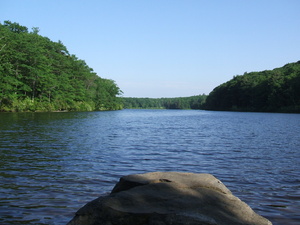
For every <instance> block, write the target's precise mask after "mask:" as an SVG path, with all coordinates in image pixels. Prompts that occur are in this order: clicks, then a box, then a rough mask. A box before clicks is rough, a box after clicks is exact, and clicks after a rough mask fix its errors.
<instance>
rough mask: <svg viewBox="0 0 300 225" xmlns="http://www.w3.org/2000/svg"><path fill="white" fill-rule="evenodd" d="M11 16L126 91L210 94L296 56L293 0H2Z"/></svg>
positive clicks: (299, 6) (298, 18)
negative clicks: (240, 77) (60, 44)
mask: <svg viewBox="0 0 300 225" xmlns="http://www.w3.org/2000/svg"><path fill="white" fill-rule="evenodd" d="M0 5H1V6H0V21H1V23H3V21H4V20H10V21H12V22H17V23H19V24H21V25H24V26H26V27H28V28H30V29H31V28H32V27H39V29H40V33H39V34H40V35H42V36H46V37H48V38H50V39H51V40H52V41H58V40H60V41H62V42H63V43H64V45H65V46H66V47H67V49H68V50H69V52H70V53H71V54H75V55H76V56H77V57H78V58H80V59H83V60H85V61H86V63H87V64H88V65H89V66H90V67H91V68H93V69H94V71H95V72H96V73H97V74H98V75H99V76H101V77H104V78H108V79H112V80H115V81H116V83H117V84H118V86H119V87H120V88H121V90H122V91H123V92H124V94H123V96H126V97H152V98H160V97H186V96H193V95H198V94H203V93H205V94H209V92H211V91H212V90H213V88H215V87H216V86H218V85H220V84H221V83H224V82H226V81H228V80H230V79H231V78H232V77H233V76H234V75H242V74H243V73H244V72H252V71H261V70H266V69H273V68H276V67H281V66H283V65H285V64H286V63H290V62H296V61H298V60H300V13H299V11H300V1H299V0H280V1H279V0H219V1H217V0H181V1H179V0H148V1H146V0H59V1H58V0H0Z"/></svg>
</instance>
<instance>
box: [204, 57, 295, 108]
mask: <svg viewBox="0 0 300 225" xmlns="http://www.w3.org/2000/svg"><path fill="white" fill-rule="evenodd" d="M205 109H208V110H230V111H232V110H233V111H256V112H296V113H299V112H300V61H298V62H295V63H289V64H286V65H284V66H283V67H280V68H275V69H273V70H265V71H261V72H251V73H244V75H239V76H234V78H233V79H231V80H230V81H228V82H226V83H223V84H221V85H219V86H218V87H216V88H215V89H214V90H213V91H212V92H211V93H210V94H209V95H208V97H207V99H206V103H205Z"/></svg>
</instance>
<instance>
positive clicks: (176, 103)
mask: <svg viewBox="0 0 300 225" xmlns="http://www.w3.org/2000/svg"><path fill="white" fill-rule="evenodd" d="M205 99H206V95H204V94H203V95H197V96H191V97H178V98H125V97H123V98H122V100H123V104H124V108H129V109H133V108H134V109H201V108H203V104H204V103H205Z"/></svg>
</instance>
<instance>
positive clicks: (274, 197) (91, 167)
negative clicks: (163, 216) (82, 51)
mask: <svg viewBox="0 0 300 225" xmlns="http://www.w3.org/2000/svg"><path fill="white" fill-rule="evenodd" d="M152 171H181V172H194V173H210V174H213V175H214V176H216V177H217V178H218V179H220V180H221V181H222V182H223V183H224V184H225V185H226V186H227V187H228V188H229V189H230V190H231V191H232V192H233V194H234V195H236V196H237V197H239V198H240V199H241V200H243V201H245V202H246V203H247V204H249V205H250V206H251V207H252V208H253V209H254V210H255V211H256V212H257V213H259V214H260V215H262V216H264V217H266V218H268V219H269V220H271V221H272V223H273V224H274V225H279V224H284V225H296V224H300V176H299V175H300V114H280V113H241V112H213V111H202V110H130V109H126V110H121V111H109V112H61V113H60V112H57V113H0V179H1V183H0V224H14V225H17V224H40V225H41V224H50V225H52V224H53V225H54V224H55V225H56V224H58V225H62V224H66V223H67V222H68V221H69V220H70V219H71V218H72V217H73V215H74V213H75V212H76V211H77V210H78V209H79V208H80V207H82V206H83V205H84V204H86V203H87V202H89V201H91V200H93V199H95V198H97V197H99V196H101V195H105V194H107V193H108V192H109V191H110V190H111V189H112V188H113V186H114V185H115V184H116V182H118V180H119V178H120V177H121V176H123V175H128V174H133V173H145V172H152Z"/></svg>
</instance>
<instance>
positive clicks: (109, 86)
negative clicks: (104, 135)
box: [0, 21, 122, 111]
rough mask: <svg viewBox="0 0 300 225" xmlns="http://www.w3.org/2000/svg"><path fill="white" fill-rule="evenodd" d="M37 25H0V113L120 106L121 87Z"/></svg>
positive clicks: (118, 107) (108, 108) (9, 23)
mask: <svg viewBox="0 0 300 225" xmlns="http://www.w3.org/2000/svg"><path fill="white" fill-rule="evenodd" d="M38 32H39V28H36V27H34V28H32V31H31V32H29V31H28V28H27V27H25V26H22V25H20V24H18V23H12V22H10V21H4V23H3V24H1V23H0V111H56V110H68V111H73V110H76V111H79V110H81V111H92V110H115V109H121V108H122V103H121V100H120V98H119V97H118V96H119V95H120V94H121V93H122V91H121V90H120V89H119V87H118V86H117V85H116V83H115V82H114V81H113V80H110V79H104V78H101V77H99V76H98V75H97V74H96V73H95V72H94V71H93V69H92V68H90V67H89V66H88V65H87V64H86V63H85V61H84V60H81V59H78V58H77V57H76V56H75V55H74V54H70V53H69V52H68V50H67V48H66V46H64V45H63V43H62V42H61V41H58V42H53V41H51V40H50V39H49V38H47V37H43V36H41V35H39V34H38Z"/></svg>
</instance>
